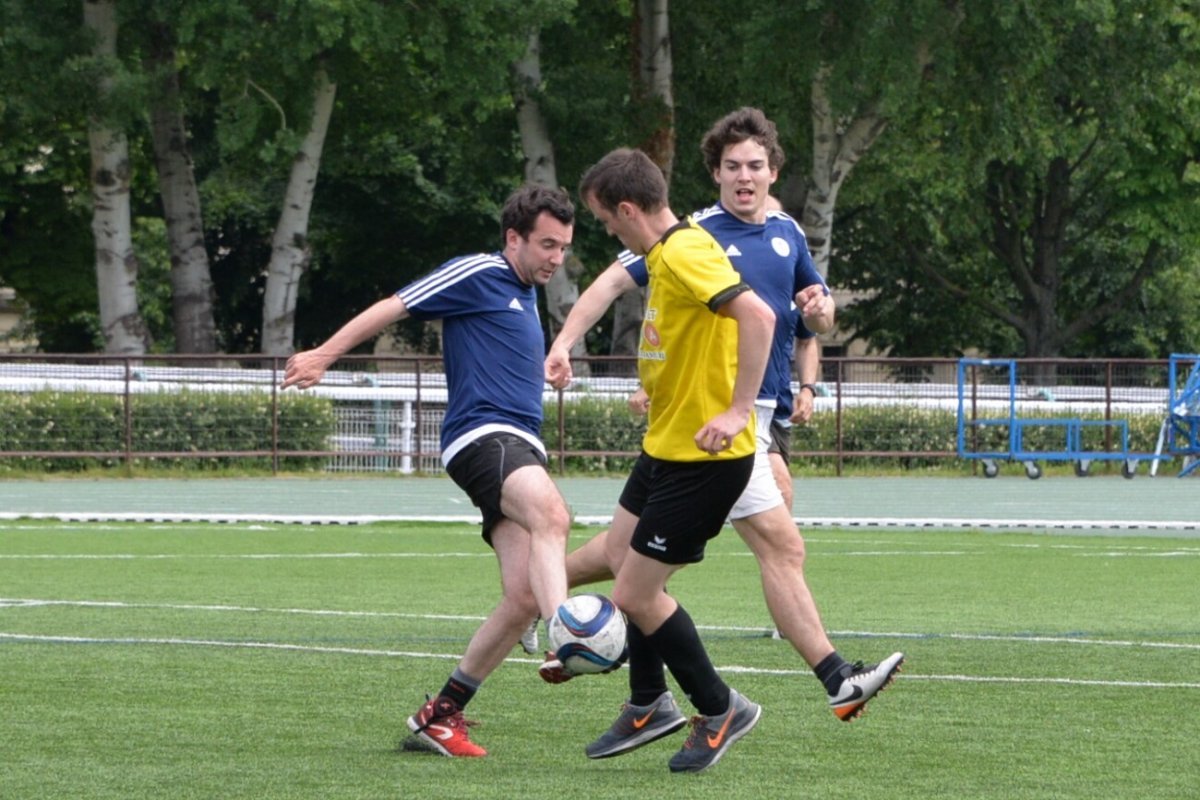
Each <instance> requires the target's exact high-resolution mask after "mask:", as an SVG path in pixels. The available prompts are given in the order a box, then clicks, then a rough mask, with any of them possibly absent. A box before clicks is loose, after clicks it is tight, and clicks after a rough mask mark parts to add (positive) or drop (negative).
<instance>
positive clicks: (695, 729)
mask: <svg viewBox="0 0 1200 800" xmlns="http://www.w3.org/2000/svg"><path fill="white" fill-rule="evenodd" d="M688 724H690V725H691V726H692V729H691V730H690V731H688V737H687V741H686V742H684V743H683V749H684V750H690V749H691V748H692V746H693V745H694V744H695V743H696V739H697V738H699V734H700V731H701V729H702V728H704V726H705V725H707V724H708V717H702V716H700V715H696V716H694V717H692V718H691V719H690V720H688Z"/></svg>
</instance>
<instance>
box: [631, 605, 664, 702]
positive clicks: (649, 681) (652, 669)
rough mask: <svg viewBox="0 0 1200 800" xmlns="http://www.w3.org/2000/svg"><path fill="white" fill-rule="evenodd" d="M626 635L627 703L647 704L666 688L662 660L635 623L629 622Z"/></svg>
mask: <svg viewBox="0 0 1200 800" xmlns="http://www.w3.org/2000/svg"><path fill="white" fill-rule="evenodd" d="M626 635H627V636H628V642H629V703H630V705H635V706H648V705H650V704H651V703H653V702H654V701H655V700H657V699H658V698H659V696H660V695H661V694H662V693H663V692H665V691H666V690H667V674H666V672H665V671H664V669H663V660H662V657H661V656H659V654H658V653H657V652H655V650H654V648H653V647H651V646H650V644H649V642H647V641H646V635H645V634H644V633H642V632H641V630H640V629H639V628H638V627H637V626H636V625H634V624H632V623H630V625H629V628H628V631H627V632H626Z"/></svg>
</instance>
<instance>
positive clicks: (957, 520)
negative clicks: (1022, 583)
mask: <svg viewBox="0 0 1200 800" xmlns="http://www.w3.org/2000/svg"><path fill="white" fill-rule="evenodd" d="M19 519H53V520H60V521H62V522H118V521H120V522H223V523H240V522H270V523H280V524H298V525H367V524H370V523H373V522H463V523H471V524H478V522H479V517H478V516H477V515H469V514H468V515H464V514H377V515H371V514H361V515H360V514H334V515H330V514H249V513H233V514H228V513H214V512H208V511H195V512H189V513H170V512H167V513H159V512H154V511H135V512H116V511H53V512H40V511H6V512H0V520H19ZM795 519H796V523H797V524H798V525H800V526H801V528H904V529H911V528H966V529H978V528H983V529H987V530H997V529H999V530H1011V529H1031V528H1032V529H1037V530H1046V529H1048V530H1102V531H1112V530H1131V531H1133V530H1152V531H1154V530H1161V531H1195V532H1200V520H1135V519H1130V520H1115V519H1096V520H1080V519H1040V518H1035V517H1031V518H1020V517H1014V518H1001V517H796V518H795ZM575 521H576V522H578V523H579V524H581V525H608V524H610V523H611V522H612V516H611V515H579V516H576V517H575Z"/></svg>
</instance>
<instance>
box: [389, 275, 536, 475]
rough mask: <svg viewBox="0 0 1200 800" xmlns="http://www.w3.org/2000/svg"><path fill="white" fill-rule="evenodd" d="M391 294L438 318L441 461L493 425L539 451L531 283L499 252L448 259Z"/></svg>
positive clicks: (422, 315)
mask: <svg viewBox="0 0 1200 800" xmlns="http://www.w3.org/2000/svg"><path fill="white" fill-rule="evenodd" d="M396 296H397V297H399V298H400V299H401V300H403V301H404V306H405V308H407V309H408V312H409V313H410V314H411V315H412V316H414V317H416V318H417V319H423V320H431V319H440V320H442V353H443V361H444V362H445V369H446V388H447V389H448V391H449V403H448V405H447V407H446V417H445V419H444V420H443V421H442V460H443V462H444V463H449V462H450V459H451V458H453V457H454V455H455V454H456V453H457V452H458V451H459V450H460V449H462V447H463V446H465V445H466V444H467V443H469V442H471V441H472V440H474V439H476V438H478V437H479V436H482V435H484V434H485V433H491V432H494V431H509V432H511V433H515V434H517V435H519V436H521V437H522V438H525V439H528V440H529V441H531V442H533V443H534V444H535V445H537V447H539V448H540V449H542V451H543V452H545V448H544V446H543V445H542V442H541V439H540V438H539V436H540V435H541V427H542V389H543V382H544V377H543V371H542V359H543V358H544V356H545V352H546V343H545V338H544V336H543V334H542V325H541V322H540V320H539V319H538V310H537V290H536V289H535V288H534V287H533V286H529V285H527V284H525V283H523V282H522V281H521V280H520V279H519V278H518V277H517V275H516V273H515V272H514V271H513V268H512V266H511V265H510V264H509V263H508V261H507V260H506V259H505V258H504V256H503V255H501V254H500V253H479V254H477V255H471V256H463V257H461V258H455V259H451V260H450V261H447V262H446V263H445V264H443V265H442V266H440V267H438V268H437V269H436V270H434V271H433V272H431V273H429V274H428V275H426V276H425V277H424V278H421V279H420V280H417V281H414V282H413V283H410V284H409V285H408V286H406V287H404V288H403V289H401V290H400V291H398V292H396Z"/></svg>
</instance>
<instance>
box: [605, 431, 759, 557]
mask: <svg viewBox="0 0 1200 800" xmlns="http://www.w3.org/2000/svg"><path fill="white" fill-rule="evenodd" d="M753 467H754V456H753V455H749V456H745V457H743V458H736V459H722V460H719V461H663V460H661V459H657V458H653V457H651V456H649V455H646V454H645V453H642V454H641V455H640V456H638V460H637V463H635V464H634V465H633V472H631V473H630V474H629V479H628V480H627V481H626V482H625V488H624V489H623V490H622V491H621V499H620V501H619V502H620V503H621V507H622V508H624V509H625V510H626V511H628V512H629V513H631V514H633V515H634V516H636V517H638V524H637V527H636V528H635V529H634V531H633V540H632V541H631V542H630V547H632V548H633V549H634V550H636V551H637V552H639V553H641V554H642V555H644V556H646V557H647V558H652V559H654V560H655V561H661V562H662V563H664V564H694V563H696V562H697V561H701V560H703V559H704V547H705V545H706V544H707V543H708V540H709V539H711V538H713V537H714V536H716V535H717V534H718V533H720V532H721V526H722V525H724V524H725V519H726V517H728V516H729V509H731V508H733V504H734V503H735V502H736V501H737V499H738V497H739V496H741V494H742V490H744V489H745V488H746V484H747V483H748V482H749V480H750V471H751V470H752V469H753Z"/></svg>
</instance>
